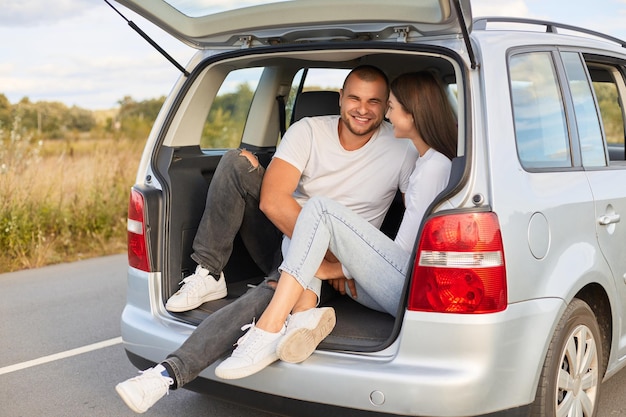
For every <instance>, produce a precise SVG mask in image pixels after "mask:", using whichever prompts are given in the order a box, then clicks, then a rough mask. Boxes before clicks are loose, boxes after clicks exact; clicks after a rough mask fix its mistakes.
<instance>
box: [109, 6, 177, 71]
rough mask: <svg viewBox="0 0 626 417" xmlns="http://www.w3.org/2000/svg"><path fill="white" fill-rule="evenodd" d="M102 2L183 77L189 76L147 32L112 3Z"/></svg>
mask: <svg viewBox="0 0 626 417" xmlns="http://www.w3.org/2000/svg"><path fill="white" fill-rule="evenodd" d="M104 2H105V3H106V4H108V5H109V6H111V8H112V9H113V10H115V11H116V12H117V14H119V15H120V16H121V17H122V19H124V20H126V22H127V23H128V26H130V27H131V28H133V30H134V31H135V32H137V33H138V34H139V35H141V37H142V38H144V39H145V40H146V41H148V43H149V44H150V45H152V46H153V47H154V48H155V49H156V50H157V51H159V52H160V53H161V55H163V56H164V57H165V58H167V60H168V61H170V62H171V63H172V64H174V66H175V67H176V68H178V70H179V71H180V72H182V73H183V74H184V75H185V77H188V76H189V73H188V72H187V70H186V69H185V68H184V67H183V66H182V65H180V64H179V63H178V62H176V60H175V59H174V58H172V56H171V55H170V54H168V53H167V52H165V50H164V49H163V48H161V47H160V46H159V45H158V44H157V43H156V42H155V41H154V40H152V38H151V37H150V36H148V34H146V32H144V31H143V30H141V29H140V28H139V26H137V25H136V24H135V23H134V22H133V21H132V20H128V19H127V18H126V16H124V15H123V14H122V13H121V12H120V11H119V10H117V9H116V8H115V6H113V5H112V4H111V3H110V2H109V0H104Z"/></svg>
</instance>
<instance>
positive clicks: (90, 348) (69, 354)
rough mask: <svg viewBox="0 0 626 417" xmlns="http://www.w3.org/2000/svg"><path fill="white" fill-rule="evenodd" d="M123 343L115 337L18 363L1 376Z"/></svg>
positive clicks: (5, 368)
mask: <svg viewBox="0 0 626 417" xmlns="http://www.w3.org/2000/svg"><path fill="white" fill-rule="evenodd" d="M120 343H122V338H121V337H115V338H113V339H109V340H104V341H102V342H98V343H94V344H91V345H87V346H82V347H79V348H76V349H70V350H66V351H65V352H60V353H55V354H54V355H48V356H42V357H41V358H37V359H33V360H30V361H26V362H22V363H16V364H15V365H9V366H5V367H4V368H0V375H4V374H8V373H11V372H15V371H20V370H22V369H26V368H31V367H33V366H37V365H43V364H44V363H48V362H54V361H58V360H60V359H65V358H70V357H72V356H76V355H80V354H82V353H87V352H92V351H94V350H98V349H103V348H106V347H109V346H115V345H119V344H120Z"/></svg>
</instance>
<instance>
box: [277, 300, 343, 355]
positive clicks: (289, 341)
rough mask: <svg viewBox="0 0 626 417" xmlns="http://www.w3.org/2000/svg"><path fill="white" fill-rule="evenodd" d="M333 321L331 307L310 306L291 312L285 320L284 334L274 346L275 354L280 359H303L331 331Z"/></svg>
mask: <svg viewBox="0 0 626 417" xmlns="http://www.w3.org/2000/svg"><path fill="white" fill-rule="evenodd" d="M335 323H336V317H335V309H333V308H332V307H321V308H311V309H309V310H306V311H301V312H299V313H295V314H292V315H291V317H290V318H289V321H288V322H287V331H286V332H285V336H284V337H283V338H282V339H281V340H280V341H279V342H278V345H277V346H276V354H277V355H278V357H279V358H280V360H281V361H285V362H291V363H300V362H302V361H304V360H305V359H306V358H308V357H309V356H311V354H312V353H313V352H314V351H315V349H316V348H317V346H318V345H319V344H320V342H321V341H322V340H324V339H325V338H326V336H328V335H329V334H330V332H332V330H333V328H334V327H335Z"/></svg>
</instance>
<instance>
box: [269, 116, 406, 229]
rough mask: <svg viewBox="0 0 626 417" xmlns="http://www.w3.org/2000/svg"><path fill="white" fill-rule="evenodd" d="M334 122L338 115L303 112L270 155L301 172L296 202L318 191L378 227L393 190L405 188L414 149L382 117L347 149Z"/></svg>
mask: <svg viewBox="0 0 626 417" xmlns="http://www.w3.org/2000/svg"><path fill="white" fill-rule="evenodd" d="M338 123H339V116H319V117H306V118H303V119H302V120H300V121H298V122H297V123H294V124H293V125H292V126H291V127H290V128H289V129H288V130H287V133H286V134H285V136H284V138H283V140H282V141H281V143H280V145H279V146H278V149H277V150H276V153H275V154H274V158H280V159H282V160H283V161H286V162H288V163H289V164H291V165H293V166H294V167H296V168H297V169H298V170H299V171H300V172H301V173H302V175H301V177H300V181H299V183H298V186H297V188H296V191H295V192H294V198H295V199H296V200H297V201H298V203H299V204H300V205H301V206H302V205H304V203H306V201H307V200H308V199H309V198H310V197H312V196H316V195H322V196H325V197H328V198H331V199H333V200H335V201H338V202H339V203H341V204H343V205H345V206H347V207H348V208H350V209H352V210H353V211H354V212H356V213H358V214H360V215H361V216H363V217H364V218H365V219H366V220H367V221H369V222H370V223H372V224H373V225H374V226H376V227H378V228H379V227H380V225H381V224H382V222H383V219H384V217H385V214H386V213H387V209H388V208H389V206H390V205H391V202H392V200H393V198H394V196H395V194H396V191H397V190H398V189H400V191H401V192H403V193H404V192H406V190H407V189H408V186H409V178H410V176H411V172H412V171H413V166H414V165H415V161H416V159H417V150H416V149H415V147H414V146H413V144H412V143H411V141H410V140H408V139H397V138H395V137H394V135H393V128H392V127H391V125H390V124H389V123H387V122H383V123H382V124H381V126H380V128H379V129H378V131H377V132H376V133H374V135H373V136H372V138H371V139H370V140H369V141H368V142H367V143H366V144H365V145H364V146H362V147H361V148H359V149H356V150H353V151H347V150H345V149H344V148H343V147H342V146H341V143H340V142H339V134H338Z"/></svg>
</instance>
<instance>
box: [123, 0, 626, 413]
mask: <svg viewBox="0 0 626 417" xmlns="http://www.w3.org/2000/svg"><path fill="white" fill-rule="evenodd" d="M120 2H121V3H123V4H129V7H131V8H133V9H135V10H139V11H140V12H141V9H142V8H146V9H147V8H149V7H150V8H151V7H152V6H151V4H152V3H151V2H148V1H145V0H138V1H133V2H130V1H127V0H123V1H120ZM130 3H133V5H130ZM305 3H306V2H305ZM310 3H312V4H317V5H319V4H326V3H324V2H310ZM332 3H333V5H334V4H335V3H334V2H332ZM403 3H404V4H405V6H406V7H407V8H410V7H411V5H410V4H409V3H412V2H408V1H407V2H403ZM418 3H419V4H422V5H425V4H427V3H428V2H421V3H420V2H418ZM431 3H432V4H439V5H440V6H442V8H444V9H445V7H443V6H444V5H448V6H446V7H448V9H449V10H448V11H447V12H445V13H448V14H445V13H443V14H444V15H446V16H449V17H450V18H451V19H452V18H453V17H454V16H455V11H454V8H453V7H452V4H451V3H450V4H448V2H431ZM462 3H463V5H464V7H466V6H469V1H468V2H465V1H464V2H462ZM342 4H350V3H349V2H345V3H344V2H342ZM359 4H361V2H359ZM366 4H367V5H369V6H368V7H370V6H371V7H372V8H371V9H369V8H368V7H366V8H364V10H363V14H357V15H355V16H352V17H350V18H349V19H348V18H346V17H345V16H342V17H341V18H340V19H344V18H345V19H348V20H338V21H335V22H332V25H331V26H332V27H341V28H342V29H346V30H348V32H351V33H353V34H355V33H357V32H359V30H361V29H362V28H363V27H362V26H359V25H362V24H366V25H369V27H370V29H371V28H382V27H383V26H384V27H386V28H388V27H391V26H395V25H396V24H397V23H401V22H403V21H404V20H402V19H400V20H394V19H391V20H390V21H389V22H392V23H393V24H392V25H391V26H388V23H389V22H383V25H382V26H378V25H377V24H373V23H372V22H363V21H360V22H358V23H357V20H358V19H362V17H363V16H364V15H365V14H366V13H370V12H371V11H372V10H375V8H376V6H375V5H374V4H373V2H372V3H370V2H367V3H366ZM432 4H431V5H432ZM166 7H169V6H167V5H166V4H165V3H163V2H158V6H157V7H156V9H155V10H157V12H155V14H154V15H153V17H152V18H151V19H152V20H153V21H158V20H161V21H164V20H166V19H167V18H169V17H172V16H176V17H175V19H174V20H172V22H173V23H168V24H167V25H169V26H167V25H165V26H164V27H165V28H166V30H168V31H170V32H172V33H174V34H175V35H176V36H177V37H179V38H184V39H185V40H186V41H187V42H189V43H195V44H196V46H198V47H200V48H213V47H215V48H217V49H206V50H202V51H199V52H198V53H197V54H196V56H195V57H194V58H193V59H192V61H191V62H190V63H189V64H188V68H189V70H190V72H191V73H192V74H191V77H189V78H186V77H181V78H180V79H179V81H178V82H177V84H176V86H175V87H174V90H173V92H172V94H171V95H170V97H169V98H168V99H167V101H166V103H165V105H164V108H163V110H162V112H161V114H160V116H159V118H158V120H157V122H156V123H155V126H154V128H153V131H152V133H151V135H150V138H149V141H148V143H147V145H146V150H145V152H144V155H143V158H142V162H141V165H140V168H139V172H138V175H137V186H146V187H153V188H155V189H158V190H162V192H163V199H164V201H165V206H166V209H165V210H164V212H165V213H166V214H164V217H163V218H161V219H159V220H158V221H162V222H164V223H167V225H165V224H159V223H158V221H156V222H155V223H153V224H152V225H151V226H152V227H153V228H163V229H165V230H164V232H163V233H164V234H163V236H165V237H163V240H164V241H163V242H161V243H162V245H163V248H162V250H163V254H166V253H167V252H166V250H167V249H168V243H169V241H166V239H167V236H168V235H167V233H170V232H171V231H170V230H169V229H168V228H169V227H170V226H171V224H170V223H168V218H167V215H168V214H167V205H168V204H173V203H172V201H170V200H173V199H172V198H171V197H170V194H169V193H171V190H168V189H167V186H168V185H169V184H168V181H169V179H168V178H167V175H165V174H167V169H168V167H164V168H162V167H161V166H160V165H159V164H161V161H160V160H158V158H157V157H155V156H157V155H158V154H159V153H163V154H167V153H169V154H173V153H175V152H176V150H177V149H180V148H185V147H194V146H197V145H198V143H197V142H198V141H197V140H196V139H195V138H196V137H197V136H198V131H199V130H201V128H202V122H203V119H202V117H201V116H200V115H199V114H200V113H202V112H201V111H200V110H202V109H204V110H206V109H207V108H209V107H210V106H211V104H212V101H213V100H214V96H215V93H216V91H217V88H218V86H219V84H220V83H221V82H222V81H223V80H224V78H225V76H226V74H227V73H228V71H230V70H231V69H232V68H239V67H254V65H255V64H256V63H257V62H264V63H267V62H270V63H276V64H277V65H276V68H274V70H269V71H267V73H266V78H264V79H263V88H262V89H259V90H257V91H256V96H255V98H254V100H255V101H254V102H253V104H252V107H253V109H252V110H251V111H252V112H253V113H252V114H253V116H252V118H253V119H255V120H254V123H251V124H250V131H249V133H247V134H246V133H244V139H245V140H243V143H245V144H251V145H253V146H257V147H260V148H263V147H271V145H272V141H274V143H275V140H276V136H277V135H276V132H275V131H276V129H277V127H276V124H277V120H278V119H277V117H276V115H277V111H276V107H275V95H276V94H275V93H276V91H281V88H283V89H284V88H285V87H284V86H285V80H286V79H287V80H289V77H293V75H294V73H295V70H294V69H293V68H291V67H289V65H287V64H286V62H287V61H288V60H293V61H294V62H324V63H327V64H328V65H329V66H332V65H333V64H335V63H338V64H337V66H338V67H342V68H343V67H347V66H348V63H352V62H358V61H359V59H361V58H363V57H368V56H373V55H377V54H378V55H383V54H386V53H387V54H388V56H389V57H391V56H392V55H394V54H395V55H403V56H411V55H412V54H413V55H414V56H416V57H418V58H420V59H423V60H426V57H428V59H430V58H432V57H436V58H438V59H441V60H442V61H445V62H448V63H449V64H450V66H452V67H453V68H454V72H455V76H456V77H457V79H456V85H457V86H458V87H459V91H458V94H457V98H458V102H459V106H460V107H459V115H460V116H459V117H460V119H459V120H460V123H459V132H460V133H459V135H460V137H461V138H464V139H465V141H464V142H463V143H462V144H461V145H462V146H463V149H462V152H461V154H462V155H463V157H464V158H466V160H467V166H466V167H465V170H464V172H463V173H462V177H463V178H462V179H461V180H460V181H459V184H458V186H457V188H456V189H455V190H454V191H453V192H450V193H449V194H448V195H446V196H445V198H443V199H442V200H441V201H439V202H438V204H437V205H436V206H434V207H433V212H436V213H437V214H445V213H446V212H463V211H470V210H483V211H485V210H489V211H493V212H494V213H496V214H497V216H498V219H499V222H500V228H501V232H502V239H503V245H504V254H505V255H504V256H505V260H506V271H507V286H508V288H507V290H508V306H507V308H506V309H505V310H504V311H502V312H498V313H494V314H485V315H471V314H470V315H461V314H438V313H424V312H412V311H402V312H401V314H400V315H399V317H400V318H399V319H398V322H397V323H396V327H395V328H394V331H393V333H392V335H391V337H390V339H389V341H388V343H386V344H385V345H384V346H381V348H380V349H378V350H373V351H367V352H366V351H358V350H357V349H354V350H350V349H344V350H328V349H322V350H319V351H317V352H315V353H314V354H313V356H312V357H311V358H309V359H308V360H307V361H306V362H305V363H302V364H297V365H294V364H287V363H280V362H278V363H275V364H273V365H271V366H270V367H268V368H267V369H265V370H263V371H262V372H260V373H259V374H256V375H253V376H251V377H248V378H244V379H241V380H236V381H228V382H225V381H222V380H219V379H217V378H216V377H215V375H214V368H215V366H217V365H218V363H219V362H218V363H216V364H213V365H211V366H210V367H209V368H207V369H206V370H204V371H203V372H202V373H201V375H200V378H204V379H207V380H211V381H216V382H220V383H222V384H224V386H225V387H228V386H236V387H241V388H244V389H248V390H252V391H257V392H265V393H268V394H271V395H275V396H281V397H288V398H292V399H297V400H302V401H306V402H316V403H323V404H328V405H331V406H337V407H345V408H352V409H356V410H365V411H370V412H375V413H391V414H397V415H428V416H442V417H443V416H446V417H448V416H468V415H482V414H487V413H495V412H502V413H503V414H506V413H507V412H508V411H511V410H519V407H524V406H528V405H529V404H532V402H533V401H534V398H535V393H536V389H537V384H538V380H539V376H540V374H541V371H542V367H543V365H544V358H545V357H546V353H547V352H548V349H549V344H550V341H551V338H552V335H553V334H554V332H555V328H556V326H557V323H558V321H559V319H560V317H561V316H562V314H563V312H564V311H565V310H566V308H567V306H568V304H569V303H570V302H571V301H572V300H573V299H574V298H577V297H585V296H586V297H589V298H588V299H593V300H594V301H596V302H597V303H599V304H605V305H604V306H602V308H599V309H595V310H594V311H596V312H597V313H598V317H599V320H606V321H604V322H602V323H601V324H602V326H604V328H605V329H608V330H606V332H607V334H606V338H607V341H608V342H610V343H609V344H608V345H607V347H610V348H611V352H610V358H609V363H608V371H607V376H610V375H612V374H614V373H615V372H617V370H619V369H621V368H622V367H623V366H624V364H625V363H626V362H624V360H623V358H624V357H625V356H626V336H625V334H626V324H625V323H624V322H625V321H624V320H623V317H625V316H626V311H625V310H624V309H625V308H626V307H625V304H626V285H625V282H624V274H625V273H626V263H625V262H626V261H625V260H624V257H623V256H622V254H623V247H622V246H620V244H623V242H626V238H625V236H624V233H625V230H626V229H625V226H626V225H625V224H624V219H622V221H620V222H614V223H611V224H609V225H601V224H599V219H600V218H601V217H602V216H604V215H606V214H609V215H612V214H622V215H623V214H624V213H626V201H625V197H624V195H623V191H622V189H621V188H620V187H619V186H616V185H617V184H621V183H622V182H623V181H624V180H626V170H625V169H613V168H612V167H608V168H607V169H597V170H585V168H584V167H583V166H582V165H581V164H578V165H575V166H574V167H572V168H568V169H554V170H532V169H526V168H524V166H523V165H522V163H521V162H520V159H519V157H518V153H517V149H516V131H515V128H514V124H513V116H512V111H513V109H512V106H513V105H512V98H511V94H512V93H511V89H510V85H509V72H508V71H509V68H508V62H509V59H510V57H511V56H512V55H514V54H517V53H523V52H527V51H538V50H541V51H549V52H550V53H553V54H555V56H558V53H559V51H560V50H562V49H565V50H568V49H574V50H576V51H583V53H585V54H588V55H593V56H595V55H606V56H611V57H614V58H616V59H618V60H619V62H623V63H624V64H623V65H625V66H626V53H625V52H624V49H623V48H621V47H620V46H618V45H613V44H610V43H607V42H605V41H601V40H597V39H591V38H583V37H579V36H568V35H561V34H555V33H531V32H528V33H526V32H523V35H520V33H519V32H517V31H515V32H514V31H506V30H505V31H492V32H490V31H483V30H479V31H476V30H475V31H473V32H472V34H471V40H472V45H473V47H474V51H475V52H476V57H477V60H478V62H479V64H480V65H479V66H478V68H477V69H470V60H469V57H468V54H467V51H466V49H465V44H464V43H463V40H462V39H461V38H460V37H458V36H456V34H457V32H455V31H456V30H458V27H456V26H455V24H454V23H452V21H451V20H449V19H448V20H445V19H444V20H445V24H443V25H438V24H434V23H427V24H426V26H424V25H423V23H424V22H422V23H421V24H419V25H416V26H414V28H418V26H419V27H420V28H422V29H425V31H424V32H423V33H421V34H420V35H419V36H413V37H411V36H409V37H408V38H407V44H410V45H409V46H412V45H416V47H415V49H411V48H409V47H407V48H406V49H400V48H392V47H391V46H389V47H388V46H387V45H395V43H387V45H383V46H381V44H384V43H383V42H376V43H375V44H374V43H372V42H371V41H370V40H367V41H364V42H357V41H353V42H352V41H350V42H346V43H345V44H342V46H341V47H337V45H335V44H333V43H327V44H326V43H324V44H322V43H320V42H322V40H323V38H324V37H323V36H321V34H323V33H324V31H323V30H320V28H321V25H317V24H318V23H320V22H319V19H321V17H322V16H323V15H324V13H326V12H327V11H316V12H315V14H312V15H311V16H308V17H306V19H309V20H306V19H305V18H303V19H305V20H300V21H298V20H296V19H293V20H291V22H288V20H285V23H289V24H291V25H295V24H304V25H305V26H306V28H305V30H304V31H302V32H297V31H292V26H289V25H285V26H277V27H272V28H270V29H268V30H267V31H265V29H263V28H261V26H258V27H255V26H252V25H250V26H248V27H246V28H244V29H245V30H244V31H241V32H240V31H238V30H239V29H237V30H232V31H230V29H229V30H226V29H224V28H223V27H222V28H219V27H218V29H216V33H209V32H207V31H202V30H201V29H202V27H203V25H204V24H206V22H211V19H213V17H207V18H206V20H202V19H205V18H203V17H190V16H184V15H182V14H181V13H179V12H172V11H158V10H161V9H163V10H165V8H166ZM272 7H278V8H279V9H280V8H281V7H288V6H286V3H281V4H279V5H277V6H271V7H267V8H266V10H274V9H272ZM381 7H384V8H389V6H388V5H387V4H384V5H382V6H381ZM418 8H419V6H418ZM255 10H256V9H255ZM302 10H306V7H305V8H303V9H302ZM368 10H369V11H368ZM468 10H469V7H468ZM144 11H145V10H144ZM395 12H397V10H396V11H394V12H393V13H395ZM159 13H160V14H159ZM226 13H231V12H226ZM390 13H391V12H390ZM403 13H406V14H408V13H409V11H408V9H404V11H403ZM433 13H434V12H433ZM190 14H192V15H195V12H194V13H190ZM470 15H471V13H470ZM224 16H230V17H229V19H230V20H228V21H225V22H223V24H224V25H226V24H227V23H229V24H232V23H236V22H238V21H239V20H238V19H240V16H241V15H238V14H236V12H232V13H231V14H227V15H224ZM432 16H435V15H434V14H432ZM412 18H413V17H412V16H410V17H407V20H410V19H412ZM176 19H178V20H176ZM350 19H353V20H350ZM429 19H430V20H431V21H432V20H436V18H435V17H431V18H429ZM446 19H447V18H446ZM383 20H384V19H383ZM181 22H187V23H181ZM198 22H204V23H202V24H200V25H199V26H196V25H197V24H199V23H198ZM265 22H266V23H267V21H265ZM257 23H258V22H257ZM255 24H256V23H255ZM186 25H190V26H186ZM288 26H289V28H287V27H288ZM313 26H315V27H313ZM435 26H438V28H437V29H435ZM468 27H469V28H471V26H468ZM429 28H430V29H429ZM259 29H262V30H259ZM426 29H428V30H426ZM431 29H432V30H431ZM429 30H431V31H429ZM246 31H248V32H246ZM348 32H346V33H348ZM246 33H248V34H250V33H255V35H254V36H258V38H257V39H261V40H260V41H259V42H260V43H261V44H264V45H266V46H267V47H266V48H250V49H249V50H247V51H246V50H237V51H228V52H224V51H220V50H218V49H219V48H222V47H224V48H231V49H232V47H233V46H237V42H234V41H233V39H234V37H233V36H239V35H245V34H246ZM326 33H327V34H328V33H332V36H331V37H334V36H338V33H339V32H337V31H335V32H333V31H331V32H326ZM381 33H382V32H381ZM385 33H386V32H385ZM270 34H271V36H274V35H275V36H282V37H284V38H285V39H291V40H296V39H302V38H301V35H303V34H306V36H312V35H314V38H315V42H311V45H308V46H307V45H306V44H305V45H303V44H298V45H296V46H294V45H289V42H285V43H278V44H276V45H271V46H269V45H268V44H267V43H263V42H266V40H268V39H270V38H271V36H270ZM287 34H293V37H291V38H290V36H291V35H287ZM214 35H216V36H217V37H215V36H214ZM450 35H455V37H454V38H453V37H451V36H450ZM263 39H264V40H263ZM388 39H389V38H388ZM367 42H369V43H370V44H372V46H371V47H365V46H363V44H365V43H367ZM419 47H423V50H420V49H419ZM435 47H436V48H435ZM281 48H282V49H281ZM385 48H388V50H386V49H385ZM459 57H460V58H459ZM278 63H280V64H281V65H284V66H285V67H280V65H278ZM461 67H462V68H461ZM404 70H405V69H404V67H402V68H395V67H394V68H391V71H397V72H398V73H400V72H401V71H404ZM394 75H397V74H394ZM560 76H563V74H560ZM563 89H564V91H565V92H567V88H566V87H563ZM565 96H567V94H565ZM568 103H569V102H568ZM568 105H569V104H568ZM247 128H248V127H246V129H247ZM572 132H574V130H572ZM571 135H572V136H571V140H572V141H576V140H577V137H576V136H575V134H574V133H571ZM202 152H203V153H202V155H203V156H205V157H207V159H208V158H209V157H210V158H211V161H212V163H213V162H214V161H215V160H217V159H218V158H219V155H220V152H221V151H220V150H203V151H202ZM199 154H200V152H199ZM164 159H165V162H163V163H162V165H166V163H167V162H168V161H167V158H164ZM163 258H165V260H164V263H167V262H168V260H167V257H166V256H165V255H163ZM159 266H160V267H161V268H158V271H157V272H150V273H147V272H143V271H139V270H136V269H134V268H129V273H128V276H129V282H128V301H127V305H126V308H125V309H124V313H123V315H122V336H123V339H124V344H125V348H126V350H127V351H128V352H129V353H130V354H132V355H135V356H137V357H141V358H144V359H146V360H148V361H150V362H155V363H156V362H158V361H160V360H162V359H163V358H165V357H166V356H167V355H168V354H169V353H171V352H172V351H174V350H175V349H176V348H177V347H178V346H180V344H182V343H183V342H184V340H185V339H186V338H187V337H188V336H189V335H190V334H191V332H192V331H193V329H194V328H195V327H194V326H193V325H191V324H190V323H189V322H186V321H185V320H184V318H181V317H180V316H177V315H174V314H171V313H168V312H167V311H166V310H165V309H164V294H167V289H164V285H165V284H163V279H164V276H166V275H167V274H168V271H167V266H166V265H165V266H164V265H159ZM592 293H593V295H594V296H597V298H592V297H591V296H590V294H592ZM596 307H598V306H597V305H596V306H594V308H596ZM606 311H608V313H607V314H606V315H605V316H600V314H601V313H603V312H606ZM607 317H608V318H607ZM607 354H608V353H607ZM268 381H270V382H268ZM329 381H332V383H329ZM451 399H453V400H451ZM515 412H516V411H512V413H515Z"/></svg>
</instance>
